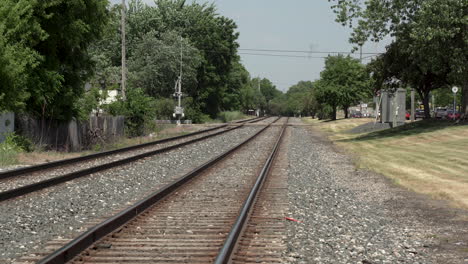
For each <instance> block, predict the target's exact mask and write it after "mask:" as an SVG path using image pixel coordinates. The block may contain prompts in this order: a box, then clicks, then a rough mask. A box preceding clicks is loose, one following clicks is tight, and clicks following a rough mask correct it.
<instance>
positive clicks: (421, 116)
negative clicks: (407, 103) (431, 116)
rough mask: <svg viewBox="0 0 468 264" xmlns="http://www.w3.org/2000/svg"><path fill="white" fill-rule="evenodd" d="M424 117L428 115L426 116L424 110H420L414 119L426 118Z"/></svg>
mask: <svg viewBox="0 0 468 264" xmlns="http://www.w3.org/2000/svg"><path fill="white" fill-rule="evenodd" d="M424 117H426V115H425V114H424V110H422V109H418V110H416V112H415V113H414V119H418V118H424Z"/></svg>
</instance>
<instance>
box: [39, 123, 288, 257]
mask: <svg viewBox="0 0 468 264" xmlns="http://www.w3.org/2000/svg"><path fill="white" fill-rule="evenodd" d="M278 119H279V118H278ZM275 121H276V120H275ZM268 127H270V124H268V125H266V126H265V127H264V128H262V129H261V130H260V131H258V132H257V133H255V134H254V135H253V136H251V137H249V138H248V139H247V140H245V141H243V142H242V143H240V144H238V145H236V146H235V147H233V148H231V149H230V150H228V151H226V152H224V153H223V154H221V155H219V156H218V157H215V158H213V159H212V160H210V161H208V162H206V163H204V164H202V165H201V166H199V167H197V168H196V169H194V170H193V171H191V172H189V173H187V174H185V175H184V176H182V177H181V178H179V179H177V180H175V181H173V182H172V183H170V184H168V185H166V186H165V187H163V188H161V189H160V190H158V191H155V192H153V193H152V194H150V195H149V196H147V197H146V198H145V199H143V200H141V201H139V202H137V203H136V204H134V205H132V206H131V207H129V208H127V209H125V210H123V211H121V212H119V213H118V214H116V215H115V216H113V217H111V218H109V219H107V220H105V221H104V222H102V223H100V224H98V225H96V226H94V227H92V228H90V229H89V230H88V231H86V232H85V233H83V234H82V235H81V236H79V237H78V238H76V239H74V240H73V241H71V242H70V243H68V244H66V245H65V246H63V247H61V248H60V249H58V250H57V251H55V252H54V253H53V254H51V255H49V256H47V257H45V258H44V259H42V260H40V261H39V262H38V263H40V264H46V263H47V264H52V263H53V264H56V263H57V264H58V263H66V262H68V261H70V260H72V259H73V258H74V257H75V256H77V255H78V254H80V253H81V252H83V251H84V250H86V249H87V248H89V247H90V246H92V245H93V243H95V242H96V241H98V240H100V239H102V238H103V237H105V236H106V235H108V234H110V233H111V232H114V231H116V230H117V229H119V228H120V227H121V226H123V225H128V224H130V223H129V221H130V220H132V219H134V218H135V217H137V216H139V215H141V214H144V213H145V211H146V210H147V209H149V208H150V207H151V206H153V205H154V204H155V203H157V202H158V201H161V200H162V199H164V198H166V197H167V196H168V195H169V194H171V193H174V192H175V191H176V190H178V189H179V188H180V187H182V186H184V185H185V184H186V183H187V182H189V181H190V180H192V179H194V178H195V177H196V176H198V175H199V174H201V173H202V172H203V171H205V170H207V169H208V168H211V167H212V166H213V165H215V164H217V163H218V162H219V161H221V160H222V159H224V158H225V157H226V156H228V155H230V154H232V153H233V152H235V151H236V150H238V149H239V148H241V147H242V146H244V145H246V144H247V143H249V142H250V141H252V140H253V139H254V138H256V137H257V136H258V135H260V134H261V133H262V132H264V131H265V130H266V129H267V128H268Z"/></svg>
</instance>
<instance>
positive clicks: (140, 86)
mask: <svg viewBox="0 0 468 264" xmlns="http://www.w3.org/2000/svg"><path fill="white" fill-rule="evenodd" d="M121 8H122V6H121V5H110V4H109V2H108V1H107V0H88V1H81V0H67V1H65V0H54V1H39V0H19V1H18V0H5V1H3V2H2V5H1V6H0V83H1V87H0V111H14V112H19V113H27V114H29V115H32V116H34V117H38V118H42V119H44V118H45V119H55V120H62V121H68V120H70V119H72V118H82V119H86V118H87V117H89V115H90V113H91V112H92V111H93V110H96V109H98V108H105V109H104V110H105V111H107V112H109V113H111V114H124V115H126V116H128V117H129V118H128V120H129V125H130V127H132V126H134V128H135V131H138V130H139V129H140V128H141V123H142V122H144V121H145V120H148V119H153V118H156V117H158V118H168V117H170V116H172V112H173V107H174V100H173V98H172V94H173V92H174V85H175V81H176V80H177V79H178V77H179V75H180V74H182V89H183V93H184V99H183V105H184V107H185V110H186V116H187V118H189V119H192V120H194V121H195V122H201V121H204V120H206V119H208V118H214V117H216V116H217V114H218V113H219V112H220V111H231V110H242V111H247V110H249V109H257V108H259V107H261V108H265V105H266V104H267V103H268V102H269V101H270V100H271V98H272V96H273V95H272V93H273V92H272V89H271V87H270V86H269V85H268V83H267V81H266V80H261V81H260V82H262V85H261V86H262V89H261V90H260V91H259V90H258V89H257V86H258V85H257V84H256V82H258V81H257V80H255V79H252V78H251V76H250V74H249V72H248V71H247V70H246V69H245V67H244V66H243V65H242V63H241V61H240V57H239V55H238V54H237V49H238V46H239V45H238V43H237V39H238V36H239V33H238V32H237V26H236V24H235V23H234V21H233V20H232V19H229V18H227V17H224V16H220V15H218V14H217V11H216V7H215V6H214V5H213V4H198V3H195V2H193V3H186V1H184V0H157V1H155V5H154V6H148V5H146V4H145V3H143V2H142V1H141V0H131V1H129V4H128V10H127V12H126V28H127V37H126V41H127V48H126V51H127V68H128V91H127V93H128V95H127V98H126V100H123V98H119V100H117V102H115V103H112V104H109V105H105V106H102V105H101V101H102V100H103V99H105V98H106V97H107V92H108V91H110V90H119V89H120V86H121V83H120V71H121V57H122V54H121V32H120V30H121V25H120V21H121ZM85 83H88V86H90V89H89V91H86V90H85ZM137 134H138V132H137Z"/></svg>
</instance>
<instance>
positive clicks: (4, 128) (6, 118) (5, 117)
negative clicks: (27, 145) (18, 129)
mask: <svg viewBox="0 0 468 264" xmlns="http://www.w3.org/2000/svg"><path fill="white" fill-rule="evenodd" d="M14 131H15V114H14V113H3V114H2V113H0V143H1V142H3V141H5V137H6V135H7V134H8V133H12V132H14Z"/></svg>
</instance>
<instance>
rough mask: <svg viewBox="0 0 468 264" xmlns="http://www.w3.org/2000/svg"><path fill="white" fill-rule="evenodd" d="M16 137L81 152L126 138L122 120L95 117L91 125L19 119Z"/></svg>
mask: <svg viewBox="0 0 468 264" xmlns="http://www.w3.org/2000/svg"><path fill="white" fill-rule="evenodd" d="M15 121H16V122H15V131H16V133H18V134H20V135H23V136H26V137H28V138H30V139H31V140H32V141H33V143H34V144H36V145H40V146H43V147H45V148H46V149H54V150H60V151H80V150H83V149H89V148H90V147H92V146H93V145H95V144H105V143H110V142H113V141H114V140H116V139H117V138H119V137H123V136H124V135H125V131H124V127H125V124H124V122H125V118H124V117H123V116H115V117H114V116H97V117H96V116H92V117H90V120H89V121H77V120H72V121H70V122H66V123H64V122H58V121H56V120H40V119H34V118H31V117H28V116H24V115H17V117H16V120H15Z"/></svg>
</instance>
